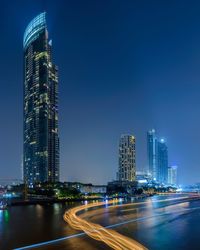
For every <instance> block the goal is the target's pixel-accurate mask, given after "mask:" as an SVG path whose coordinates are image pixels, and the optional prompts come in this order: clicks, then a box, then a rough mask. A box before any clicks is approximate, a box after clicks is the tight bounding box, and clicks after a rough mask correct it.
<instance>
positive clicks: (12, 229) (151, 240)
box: [0, 196, 200, 250]
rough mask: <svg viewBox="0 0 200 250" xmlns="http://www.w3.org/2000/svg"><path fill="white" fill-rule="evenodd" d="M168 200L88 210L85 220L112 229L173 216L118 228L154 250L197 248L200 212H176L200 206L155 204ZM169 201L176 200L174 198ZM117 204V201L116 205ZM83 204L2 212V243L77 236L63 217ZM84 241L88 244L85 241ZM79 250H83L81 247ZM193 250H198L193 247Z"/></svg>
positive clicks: (154, 198)
mask: <svg viewBox="0 0 200 250" xmlns="http://www.w3.org/2000/svg"><path fill="white" fill-rule="evenodd" d="M164 198H166V197H153V198H152V197H151V198H147V199H143V200H137V201H136V202H142V201H145V202H146V203H145V204H141V205H138V206H137V207H132V206H130V207H125V209H124V208H120V206H119V209H114V208H109V207H108V208H105V207H104V208H101V209H99V210H98V211H95V210H92V211H89V210H88V211H85V214H84V217H85V216H86V217H85V218H86V219H87V216H88V218H89V219H91V220H92V221H93V222H97V223H99V224H102V225H108V224H115V223H118V222H123V221H126V220H129V219H134V218H140V217H145V216H146V217H148V216H154V215H159V214H161V213H163V212H169V213H170V214H168V215H165V216H157V217H156V216H155V217H152V218H151V219H146V220H144V221H138V222H133V223H130V224H127V225H124V226H122V227H119V228H116V230H121V233H122V234H124V235H127V236H129V237H133V238H135V239H136V240H138V241H140V242H141V243H144V245H145V246H147V247H149V249H152V250H157V249H158V250H169V249H184V250H185V249H188V248H184V245H182V241H183V239H184V241H186V243H187V244H191V246H192V242H193V246H194V245H195V244H196V243H197V242H199V239H198V238H199V237H198V235H199V234H200V228H199V223H198V221H199V220H200V214H199V212H198V211H195V210H194V211H189V210H188V211H187V212H180V213H178V212H176V213H173V212H175V211H178V210H181V209H187V208H190V207H192V206H193V207H195V206H200V202H199V201H197V202H196V203H195V202H194V203H191V202H184V201H183V202H180V201H177V202H174V203H175V204H174V203H173V202H171V201H170V202H161V203H155V202H154V201H156V200H160V199H164ZM169 198H172V196H170V197H169ZM115 203H116V201H114V204H115ZM81 204H84V202H80V203H75V202H70V203H66V204H64V203H63V204H62V203H60V204H58V203H57V204H52V205H33V206H17V207H11V208H9V209H8V210H5V211H1V210H0V232H2V230H3V234H2V233H0V242H2V240H4V241H5V243H7V244H8V243H9V244H10V245H9V247H10V248H8V249H12V248H13V247H14V246H19V245H21V246H25V245H29V244H30V243H38V242H42V241H45V240H49V239H56V238H59V237H62V236H66V235H69V234H70V233H76V231H73V230H71V229H70V228H69V227H68V225H67V224H66V223H65V222H64V221H63V219H62V216H63V214H64V211H65V210H66V209H67V208H70V207H72V206H74V205H81ZM118 204H119V203H118ZM191 228H192V230H191ZM30 229H31V233H30ZM191 231H192V232H191ZM21 235H23V237H21ZM196 235H197V236H196ZM1 237H2V238H1ZM6 240H7V241H6ZM81 240H83V241H84V238H83V239H81ZM172 242H173V244H174V245H175V247H174V248H170V247H169V246H171V243H172ZM11 243H12V245H11ZM91 244H92V243H91ZM187 244H186V245H187ZM74 245H75V243H74ZM180 247H182V248H180ZM5 249H6V248H5ZM69 249H70V248H69ZM76 249H79V248H78V247H77V248H76ZM190 249H192V250H194V249H195V248H194V247H193V248H190ZM196 249H197V248H196ZM199 249H200V248H199Z"/></svg>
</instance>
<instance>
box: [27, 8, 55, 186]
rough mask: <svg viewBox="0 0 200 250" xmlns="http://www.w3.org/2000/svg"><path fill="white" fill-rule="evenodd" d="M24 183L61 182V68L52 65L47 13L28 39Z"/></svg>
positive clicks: (29, 31)
mask: <svg viewBox="0 0 200 250" xmlns="http://www.w3.org/2000/svg"><path fill="white" fill-rule="evenodd" d="M23 49H24V153H23V171H24V173H23V174H24V181H25V182H26V183H27V184H28V185H31V184H34V183H38V182H46V181H48V182H56V181H59V137H58V69H57V66H56V65H54V64H53V62H52V42H51V40H49V38H48V31H47V24H46V13H45V12H44V13H41V14H39V15H38V16H36V17H35V18H34V19H33V20H32V21H31V22H30V23H29V24H28V26H27V28H26V30H25V33H24V39H23Z"/></svg>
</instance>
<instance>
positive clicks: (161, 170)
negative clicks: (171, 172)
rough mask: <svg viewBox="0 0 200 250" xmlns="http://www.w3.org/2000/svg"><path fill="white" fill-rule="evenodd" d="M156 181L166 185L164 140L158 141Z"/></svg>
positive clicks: (165, 148)
mask: <svg viewBox="0 0 200 250" xmlns="http://www.w3.org/2000/svg"><path fill="white" fill-rule="evenodd" d="M157 181H158V182H160V183H162V184H167V183H168V148H167V145H166V143H165V140H164V139H160V141H158V171H157Z"/></svg>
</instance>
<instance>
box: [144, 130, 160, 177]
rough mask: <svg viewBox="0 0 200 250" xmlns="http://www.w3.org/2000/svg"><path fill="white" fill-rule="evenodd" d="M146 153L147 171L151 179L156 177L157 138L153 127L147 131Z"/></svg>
mask: <svg viewBox="0 0 200 250" xmlns="http://www.w3.org/2000/svg"><path fill="white" fill-rule="evenodd" d="M147 155H148V166H149V173H150V174H151V176H152V179H154V180H156V179H157V168H158V167H157V165H158V140H157V136H156V131H155V129H152V130H149V131H148V132H147Z"/></svg>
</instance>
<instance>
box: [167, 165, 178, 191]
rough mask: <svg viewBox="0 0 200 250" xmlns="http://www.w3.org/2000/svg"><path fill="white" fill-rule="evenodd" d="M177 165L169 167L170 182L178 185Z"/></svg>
mask: <svg viewBox="0 0 200 250" xmlns="http://www.w3.org/2000/svg"><path fill="white" fill-rule="evenodd" d="M177 170H178V167H177V166H171V167H169V168H168V184H170V185H173V186H175V185H177Z"/></svg>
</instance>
